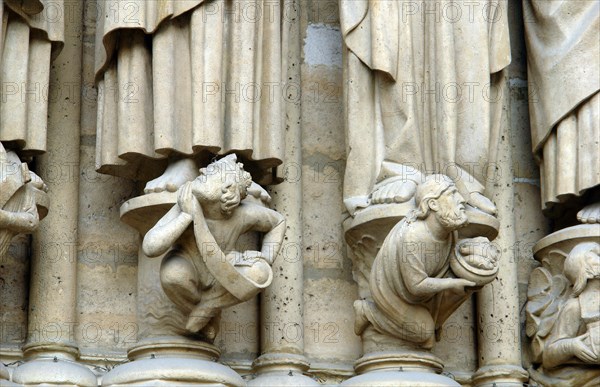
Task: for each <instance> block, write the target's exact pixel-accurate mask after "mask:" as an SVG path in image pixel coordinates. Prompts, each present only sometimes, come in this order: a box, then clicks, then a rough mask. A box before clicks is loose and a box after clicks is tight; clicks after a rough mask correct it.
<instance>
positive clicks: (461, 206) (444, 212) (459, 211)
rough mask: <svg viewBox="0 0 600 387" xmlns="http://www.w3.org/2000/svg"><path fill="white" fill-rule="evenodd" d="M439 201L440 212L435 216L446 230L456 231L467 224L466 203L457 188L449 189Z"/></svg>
mask: <svg viewBox="0 0 600 387" xmlns="http://www.w3.org/2000/svg"><path fill="white" fill-rule="evenodd" d="M437 201H438V203H439V210H438V211H436V212H435V216H436V219H437V220H438V222H440V224H441V225H442V226H443V227H444V228H446V229H448V230H451V231H454V230H457V229H459V228H461V227H463V226H465V225H466V224H467V222H468V218H467V213H466V211H465V203H466V201H465V199H464V198H463V197H462V195H461V194H460V193H459V192H458V191H457V190H456V188H450V189H448V190H447V191H446V192H444V193H443V194H442V195H441V196H440V197H439V198H438V199H437Z"/></svg>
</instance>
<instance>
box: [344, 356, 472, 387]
mask: <svg viewBox="0 0 600 387" xmlns="http://www.w3.org/2000/svg"><path fill="white" fill-rule="evenodd" d="M354 369H355V370H356V373H357V374H358V375H357V376H354V377H352V378H350V379H348V380H346V381H344V382H343V383H342V384H341V386H344V387H350V386H352V387H380V386H381V387H392V386H393V387H402V386H406V387H408V386H414V387H420V386H422V387H425V386H432V387H438V386H440V387H441V386H452V387H456V386H460V384H459V383H457V382H456V381H454V380H453V379H450V378H449V377H446V376H443V375H440V374H439V372H441V371H442V369H443V364H442V362H441V360H440V359H439V358H438V357H437V356H434V355H432V354H431V353H429V352H426V351H417V350H414V351H411V350H402V351H381V352H372V353H368V354H366V355H364V356H363V357H361V358H360V359H358V360H357V361H356V363H355V365H354Z"/></svg>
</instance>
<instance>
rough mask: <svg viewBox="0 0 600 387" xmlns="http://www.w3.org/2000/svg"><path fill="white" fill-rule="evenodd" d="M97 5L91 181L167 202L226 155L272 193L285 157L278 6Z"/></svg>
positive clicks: (122, 0) (220, 2)
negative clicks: (101, 176) (109, 180)
mask: <svg viewBox="0 0 600 387" xmlns="http://www.w3.org/2000/svg"><path fill="white" fill-rule="evenodd" d="M98 3H99V6H100V7H101V11H100V12H99V13H98V14H99V15H102V16H103V17H102V18H99V19H98V21H97V22H98V25H97V35H96V38H97V40H96V80H97V85H98V93H99V97H98V121H97V131H98V132H97V154H96V155H97V157H96V164H97V168H98V171H99V172H101V173H107V174H112V175H116V176H121V177H125V178H130V179H135V180H141V181H147V180H150V179H152V180H151V181H150V182H149V183H148V184H147V186H146V190H145V191H146V192H147V193H150V192H161V191H170V192H174V191H175V190H176V189H177V188H178V187H179V186H181V185H182V184H183V183H184V182H187V181H189V180H192V179H194V178H195V177H196V176H197V172H198V167H197V165H198V166H200V165H202V166H205V165H207V164H208V163H209V162H210V160H211V159H212V158H213V157H214V156H215V155H216V154H227V153H231V152H234V151H235V153H236V154H237V155H238V157H240V159H242V160H243V161H244V163H245V165H246V169H247V170H249V172H251V173H252V175H253V176H254V179H255V180H256V182H257V183H259V184H269V183H271V182H272V178H273V176H274V174H273V170H274V167H276V166H277V165H279V164H281V160H283V151H284V146H283V131H282V130H281V100H282V90H281V89H280V88H279V87H280V85H281V32H280V31H281V25H280V14H281V9H280V7H279V4H278V2H272V1H267V0H250V1H229V0H187V1H175V0H162V1H146V0H116V1H115V0H104V1H99V2H98ZM163 172H164V173H163ZM161 174H162V175H161Z"/></svg>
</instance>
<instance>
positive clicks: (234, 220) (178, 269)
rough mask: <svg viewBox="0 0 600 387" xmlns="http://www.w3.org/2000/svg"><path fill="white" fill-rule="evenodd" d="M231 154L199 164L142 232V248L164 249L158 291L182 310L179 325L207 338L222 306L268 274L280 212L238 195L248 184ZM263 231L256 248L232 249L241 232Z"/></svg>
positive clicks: (251, 292)
mask: <svg viewBox="0 0 600 387" xmlns="http://www.w3.org/2000/svg"><path fill="white" fill-rule="evenodd" d="M236 160H237V158H236V156H235V155H229V156H226V157H224V158H222V159H221V160H218V161H215V162H213V163H211V164H209V165H208V166H207V167H206V168H202V169H201V170H200V176H199V177H197V178H196V179H195V180H193V181H191V182H188V183H185V184H184V185H183V186H182V187H181V188H179V191H178V200H177V204H176V205H174V206H173V207H172V208H171V210H170V211H169V212H167V214H166V215H164V216H163V217H162V219H160V221H159V222H158V223H157V224H156V225H155V226H154V227H153V228H152V229H151V230H150V231H148V233H147V234H146V236H145V237H144V241H143V246H142V247H143V250H144V253H145V254H146V255H147V256H149V257H158V256H161V255H162V254H164V253H166V255H165V256H164V258H163V260H162V264H161V267H160V281H161V284H162V288H163V290H164V292H165V294H166V295H167V296H168V297H169V299H170V300H171V301H172V302H173V303H175V305H177V307H178V308H179V309H180V310H181V311H182V312H183V313H184V314H186V315H187V316H188V318H187V323H186V326H185V330H187V331H188V333H189V334H192V335H195V334H197V333H198V332H200V331H202V332H201V335H202V336H204V338H205V339H207V340H209V341H211V340H212V339H214V337H215V335H216V333H217V329H218V318H219V316H220V312H221V309H223V308H226V307H229V306H232V305H235V304H238V303H241V302H243V301H247V300H248V299H250V298H252V297H254V296H255V295H256V294H257V293H258V292H259V291H260V290H261V289H262V288H265V287H267V286H268V285H269V284H270V283H271V280H272V278H273V273H272V269H271V267H270V265H271V264H272V263H273V260H274V259H275V257H276V255H277V253H278V251H279V249H280V247H281V243H282V241H283V236H284V233H285V219H284V218H283V216H282V215H281V214H279V213H277V212H275V211H273V210H271V209H268V208H266V207H264V206H261V205H259V204H254V203H250V202H248V201H245V200H244V199H245V198H246V195H247V190H248V188H249V187H250V185H251V184H252V180H251V177H250V174H249V173H247V172H245V171H244V169H243V166H242V164H241V163H236ZM251 231H255V232H261V233H265V234H264V236H263V238H262V248H261V251H238V246H236V242H237V241H238V238H239V237H240V236H241V235H242V234H244V233H247V232H251Z"/></svg>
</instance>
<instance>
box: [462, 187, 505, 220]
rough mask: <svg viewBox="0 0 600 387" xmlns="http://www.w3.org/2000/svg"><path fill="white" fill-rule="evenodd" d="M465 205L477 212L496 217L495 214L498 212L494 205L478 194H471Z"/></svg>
mask: <svg viewBox="0 0 600 387" xmlns="http://www.w3.org/2000/svg"><path fill="white" fill-rule="evenodd" d="M467 203H469V204H470V205H471V206H472V207H475V208H477V209H478V210H481V211H483V212H485V213H486V214H490V215H496V213H497V212H498V209H497V208H496V206H495V205H494V203H492V201H491V200H490V199H488V198H486V197H485V196H483V194H481V193H479V192H471V195H470V197H469V200H467Z"/></svg>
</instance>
